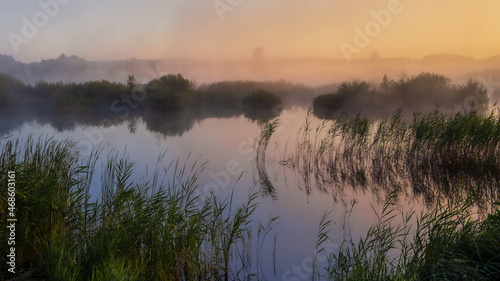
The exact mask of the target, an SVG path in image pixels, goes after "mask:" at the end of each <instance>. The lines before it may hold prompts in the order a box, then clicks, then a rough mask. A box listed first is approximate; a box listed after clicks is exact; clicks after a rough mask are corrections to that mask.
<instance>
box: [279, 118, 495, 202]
mask: <svg viewBox="0 0 500 281" xmlns="http://www.w3.org/2000/svg"><path fill="white" fill-rule="evenodd" d="M309 118H310V114H308V117H307V118H306V122H305V125H304V126H303V127H302V128H301V129H300V131H299V140H298V144H297V149H296V151H295V153H294V155H293V156H292V157H289V158H288V160H287V161H282V162H281V163H282V164H285V163H286V166H288V167H290V168H291V169H294V170H296V171H297V173H298V174H299V175H300V183H299V187H305V188H304V189H305V191H306V192H307V193H310V191H311V186H312V185H314V186H315V187H316V188H317V189H318V190H319V191H321V192H328V193H331V194H332V195H333V196H334V198H335V199H336V200H337V199H339V198H341V197H342V196H343V194H344V188H345V187H346V186H349V187H351V188H353V189H354V190H359V189H360V190H361V191H363V192H364V191H367V189H368V188H370V189H371V192H373V193H374V194H375V195H376V196H377V197H378V198H379V199H382V200H383V198H382V195H383V194H389V193H391V192H397V193H398V194H403V193H404V195H406V196H408V195H410V194H411V195H414V196H418V197H423V198H424V199H425V200H426V202H427V203H428V204H433V203H435V202H436V200H437V198H440V197H442V196H441V195H444V197H445V198H454V197H456V196H459V195H461V194H463V193H464V192H474V194H475V199H476V201H477V203H478V204H480V205H484V204H487V203H492V202H494V201H495V200H498V199H499V198H500V161H499V159H498V155H500V120H499V117H498V116H497V115H495V114H493V113H491V114H489V115H480V114H478V113H476V112H469V113H457V114H444V113H440V112H437V111H436V112H433V113H430V114H425V115H424V114H419V113H416V114H415V115H414V118H413V120H412V121H411V122H407V121H405V120H403V118H402V114H401V111H397V112H396V113H395V114H394V115H393V116H392V117H390V118H386V119H383V120H380V121H377V122H370V121H369V120H367V119H364V118H361V117H359V116H357V117H355V118H352V117H348V116H347V115H345V114H343V115H340V116H339V117H338V118H337V119H334V120H332V121H328V122H324V123H323V124H322V125H320V126H319V127H318V128H317V129H316V136H315V137H314V138H312V137H311V136H310V132H311V128H310V121H309ZM312 181H313V182H312ZM410 187H411V188H410ZM409 188H410V189H409ZM487 205H489V204H487ZM484 206H486V205H484Z"/></svg>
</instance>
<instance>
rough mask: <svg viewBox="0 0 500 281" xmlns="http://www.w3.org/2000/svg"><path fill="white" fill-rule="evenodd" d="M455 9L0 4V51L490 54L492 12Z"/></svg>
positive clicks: (231, 3) (98, 56)
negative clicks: (1, 37) (260, 50)
mask: <svg viewBox="0 0 500 281" xmlns="http://www.w3.org/2000/svg"><path fill="white" fill-rule="evenodd" d="M481 4H482V5H478V4H477V3H470V2H465V3H460V2H458V3H457V2H455V1H453V2H452V1H449V0H446V1H440V2H439V3H435V2H430V1H411V0H405V1H397V0H380V1H368V0H364V1H357V2H356V3H351V2H346V1H327V0H319V1H314V2H308V3H302V2H299V1H285V0H276V1H272V2H271V3H269V2H264V1H263V0H255V1H244V0H215V1H196V2H194V3H193V2H190V3H185V1H181V0H174V1H168V2H166V1H157V0H154V1H134V0H125V1H117V0H113V1H106V2H105V3H101V2H97V1H95V0H92V1H85V2H83V1H82V2H77V1H71V0H40V1H38V2H33V3H27V2H20V1H15V2H13V1H7V2H2V3H0V15H1V17H2V21H3V24H2V26H1V27H0V32H1V34H2V36H3V38H4V40H1V41H0V53H2V54H6V55H10V56H13V57H14V58H15V59H16V60H18V61H21V62H36V61H40V60H42V59H47V58H56V57H58V56H59V55H60V54H61V53H65V54H66V55H77V56H80V57H83V58H85V59H87V60H90V61H96V60H126V59H130V58H137V59H163V58H194V59H238V58H245V57H251V56H252V54H253V52H254V50H255V48H257V47H262V48H263V50H264V55H265V56H266V57H273V58H276V57H281V58H286V57H294V58H295V57H313V58H330V59H342V58H345V59H361V58H368V57H370V56H371V55H372V54H373V53H378V54H379V55H380V56H381V57H404V58H411V59H421V58H423V57H425V56H427V55H433V54H455V55H462V56H468V57H473V58H475V59H484V58H488V57H492V56H496V55H499V52H498V50H500V40H499V39H498V37H497V36H495V34H498V31H500V25H499V24H498V23H500V20H499V19H498V17H497V15H496V11H498V10H499V8H500V3H498V2H493V1H488V5H484V3H481Z"/></svg>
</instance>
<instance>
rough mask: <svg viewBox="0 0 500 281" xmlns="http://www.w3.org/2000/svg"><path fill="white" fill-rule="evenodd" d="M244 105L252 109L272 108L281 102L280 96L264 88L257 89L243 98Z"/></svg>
mask: <svg viewBox="0 0 500 281" xmlns="http://www.w3.org/2000/svg"><path fill="white" fill-rule="evenodd" d="M242 104H243V106H244V107H247V108H254V109H273V108H275V107H278V106H280V105H281V104H282V101H281V98H280V97H278V96H277V95H275V94H272V93H270V92H267V91H264V90H257V91H254V92H252V93H251V94H249V95H248V96H246V97H244V98H243V102H242Z"/></svg>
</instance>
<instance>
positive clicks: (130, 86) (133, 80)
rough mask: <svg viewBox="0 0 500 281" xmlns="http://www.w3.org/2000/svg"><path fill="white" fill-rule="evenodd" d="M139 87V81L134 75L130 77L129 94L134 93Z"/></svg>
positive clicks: (128, 83) (128, 80)
mask: <svg viewBox="0 0 500 281" xmlns="http://www.w3.org/2000/svg"><path fill="white" fill-rule="evenodd" d="M136 86H137V80H135V77H134V75H129V76H128V79H127V88H128V91H129V92H133V91H134V89H135V87H136Z"/></svg>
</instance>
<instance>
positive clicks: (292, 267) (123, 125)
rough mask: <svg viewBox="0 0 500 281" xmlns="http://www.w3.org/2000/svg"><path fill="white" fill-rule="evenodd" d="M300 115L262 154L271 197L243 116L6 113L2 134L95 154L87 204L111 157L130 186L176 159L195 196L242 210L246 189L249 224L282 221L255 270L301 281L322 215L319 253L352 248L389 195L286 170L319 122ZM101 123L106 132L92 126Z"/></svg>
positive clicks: (286, 122) (416, 206) (294, 112)
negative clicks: (326, 227) (305, 131)
mask: <svg viewBox="0 0 500 281" xmlns="http://www.w3.org/2000/svg"><path fill="white" fill-rule="evenodd" d="M307 116H308V114H307V109H306V108H303V107H293V108H288V109H285V110H283V111H282V112H281V113H280V115H279V116H278V117H277V118H278V127H277V129H276V132H275V133H274V134H273V135H272V137H271V139H270V142H269V145H268V147H267V152H266V158H265V167H264V168H265V170H264V173H265V174H266V176H267V177H268V179H269V181H270V183H271V185H272V188H271V189H272V190H271V191H270V190H269V187H262V186H261V182H262V181H261V180H260V179H261V178H259V177H262V175H261V174H259V173H258V168H257V167H256V153H255V149H256V141H257V139H258V137H259V134H260V131H261V125H262V123H259V122H257V121H255V120H251V119H249V118H247V117H245V116H243V115H241V114H235V115H231V114H228V117H225V118H205V119H203V118H198V119H197V118H190V115H189V114H187V113H182V114H181V115H177V116H172V117H171V118H170V117H168V116H165V115H163V116H155V117H139V116H135V117H134V116H130V118H129V119H127V120H122V119H119V120H110V119H106V120H103V119H102V118H101V117H96V116H94V115H92V114H89V115H79V116H75V115H65V114H59V115H40V116H28V115H22V116H15V115H10V116H3V117H2V120H3V122H1V127H0V137H1V139H5V138H8V137H9V136H14V137H19V138H21V139H24V140H26V139H27V138H28V137H30V136H31V137H33V138H38V137H42V138H44V137H49V138H53V139H56V140H64V139H68V138H69V139H72V140H74V141H75V142H76V143H77V144H78V145H79V147H80V148H81V154H82V156H83V157H84V158H85V157H88V155H89V151H90V150H92V149H98V150H99V149H102V152H101V158H100V160H99V163H98V164H97V165H96V175H95V176H94V177H95V179H94V185H93V189H92V190H91V193H92V196H93V197H94V198H98V197H99V194H100V189H99V181H100V176H99V175H100V173H101V172H102V171H103V169H104V167H105V165H106V159H107V157H108V155H113V154H116V155H119V156H120V157H125V158H128V159H129V160H131V161H132V162H133V163H134V164H135V166H134V171H135V172H134V174H133V178H131V179H130V180H131V181H132V182H135V181H137V182H145V181H149V180H152V177H153V175H154V172H155V171H156V170H157V171H159V172H160V175H163V176H164V177H166V178H168V177H169V176H171V174H170V173H169V172H167V173H163V171H164V168H166V167H168V165H169V164H170V163H171V162H172V161H176V160H178V161H179V163H180V165H183V164H186V165H187V166H188V167H189V168H190V167H192V166H193V165H195V169H202V171H201V172H200V174H199V178H198V184H199V195H201V196H204V195H205V194H209V193H210V192H213V193H215V194H217V195H218V196H219V197H220V198H226V197H229V196H231V194H233V196H234V201H235V202H236V203H244V202H246V200H247V198H248V195H249V194H250V193H251V192H259V194H260V197H259V200H258V201H259V207H258V208H257V213H256V216H255V217H254V218H255V222H256V223H257V222H260V223H262V225H263V226H264V227H265V226H266V224H267V223H268V221H269V219H270V218H272V217H275V216H278V217H279V219H278V220H277V221H275V222H274V226H273V228H272V230H271V231H270V232H269V233H267V234H266V235H265V237H264V238H265V239H264V242H263V244H261V245H259V246H260V247H261V248H259V250H255V251H256V252H257V251H260V256H259V257H258V258H257V259H258V261H256V262H255V264H256V265H257V266H256V268H257V269H256V270H258V271H259V274H262V276H265V277H268V279H271V280H272V279H276V278H284V279H287V278H292V277H298V278H302V277H301V276H302V275H301V274H306V273H307V271H308V269H309V268H310V261H311V257H313V256H314V253H315V250H316V248H315V247H316V241H317V237H318V227H319V224H320V220H321V217H322V215H323V214H324V213H325V212H327V211H331V214H330V217H329V218H330V219H332V220H333V224H332V227H331V233H330V236H331V239H332V240H333V243H329V244H328V245H326V246H327V248H328V250H329V251H335V247H336V243H341V242H342V241H343V240H344V239H354V241H356V240H357V237H359V236H360V235H363V234H365V233H366V232H367V230H368V229H369V227H370V226H371V225H372V224H374V223H375V222H376V218H377V217H376V212H379V211H380V209H381V207H382V204H383V201H384V198H385V196H386V195H387V191H385V190H384V189H383V188H381V187H380V186H377V185H376V184H375V183H370V182H369V181H368V182H366V181H365V182H364V183H363V181H359V180H358V181H356V180H352V181H349V180H346V181H344V182H341V184H338V183H337V184H328V183H326V184H325V183H323V184H321V186H320V185H318V182H315V181H314V179H313V180H310V181H309V179H307V178H306V177H304V175H303V174H301V173H300V171H299V170H298V169H296V168H294V167H291V165H286V163H287V161H286V160H287V159H290V157H291V155H293V153H294V152H295V151H297V145H299V144H300V140H299V133H300V132H301V128H303V126H304V124H305V122H306V120H308V122H309V125H308V126H309V128H311V132H312V133H315V132H316V131H315V130H316V128H319V127H321V126H322V124H323V122H324V120H320V119H318V118H317V117H315V116H314V115H311V116H309V117H307ZM102 121H105V122H102ZM375 122H376V121H375ZM102 123H104V124H106V125H99V124H102ZM318 134H319V135H321V134H322V132H321V131H320V132H319V133H318ZM311 138H314V135H312V136H311ZM163 154H164V155H165V156H164V157H163V158H161V157H160V158H161V159H160V160H159V156H161V155H163ZM395 180H401V179H395ZM398 184H400V185H401V186H402V188H401V190H402V191H401V193H400V195H399V199H398V200H399V201H398V203H399V204H400V205H401V208H402V209H404V210H410V209H413V210H415V211H417V212H419V211H420V210H422V209H423V208H425V202H426V199H428V198H425V195H421V194H420V195H416V196H415V195H414V194H415V193H414V192H411V191H409V190H410V187H411V183H410V182H404V181H403V182H402V183H401V182H399V183H398ZM325 185H326V188H325ZM254 235H255V236H256V235H257V229H256V231H255V233H254ZM324 246H325V245H324ZM322 260H323V259H320V265H321V261H322ZM304 276H305V275H304Z"/></svg>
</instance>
